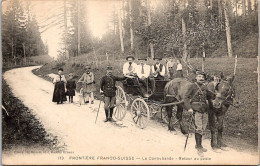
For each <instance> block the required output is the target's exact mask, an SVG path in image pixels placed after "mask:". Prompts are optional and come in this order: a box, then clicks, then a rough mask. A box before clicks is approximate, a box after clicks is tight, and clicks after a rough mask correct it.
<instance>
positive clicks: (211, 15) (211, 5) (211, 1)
mask: <svg viewBox="0 0 260 166" xmlns="http://www.w3.org/2000/svg"><path fill="white" fill-rule="evenodd" d="M210 10H211V11H210V12H211V14H210V18H211V20H213V0H210Z"/></svg>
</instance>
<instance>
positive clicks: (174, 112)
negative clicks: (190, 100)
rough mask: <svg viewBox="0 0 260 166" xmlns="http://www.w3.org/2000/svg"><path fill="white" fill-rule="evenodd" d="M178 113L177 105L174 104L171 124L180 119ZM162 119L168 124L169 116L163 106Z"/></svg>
mask: <svg viewBox="0 0 260 166" xmlns="http://www.w3.org/2000/svg"><path fill="white" fill-rule="evenodd" d="M176 113H177V106H173V108H172V118H171V121H172V123H171V124H175V123H177V121H178V120H177V118H176ZM162 120H163V121H164V122H165V123H167V124H168V123H169V117H168V115H167V112H166V108H165V107H163V108H162Z"/></svg>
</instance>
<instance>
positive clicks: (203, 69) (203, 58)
mask: <svg viewBox="0 0 260 166" xmlns="http://www.w3.org/2000/svg"><path fill="white" fill-rule="evenodd" d="M205 58H206V53H205V47H204V43H203V54H202V67H201V70H202V71H203V72H205Z"/></svg>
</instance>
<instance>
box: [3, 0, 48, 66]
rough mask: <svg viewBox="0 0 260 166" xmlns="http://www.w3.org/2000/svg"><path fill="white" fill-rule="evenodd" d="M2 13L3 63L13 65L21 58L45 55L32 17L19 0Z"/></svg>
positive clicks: (35, 22)
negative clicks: (12, 63)
mask: <svg viewBox="0 0 260 166" xmlns="http://www.w3.org/2000/svg"><path fill="white" fill-rule="evenodd" d="M8 5H9V6H8V8H7V11H6V12H5V13H2V19H3V20H2V53H3V61H4V62H7V61H8V62H10V61H11V62H14V63H15V64H16V63H17V62H19V61H21V60H22V59H23V58H26V57H31V56H37V55H41V54H46V53H47V48H46V46H45V45H44V43H43V41H42V40H41V35H40V32H39V27H38V25H37V21H36V19H35V17H34V16H31V14H30V12H29V10H25V9H24V7H23V5H22V3H21V2H20V1H19V0H13V1H11V2H9V4H8Z"/></svg>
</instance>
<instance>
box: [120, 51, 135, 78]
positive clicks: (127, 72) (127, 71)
mask: <svg viewBox="0 0 260 166" xmlns="http://www.w3.org/2000/svg"><path fill="white" fill-rule="evenodd" d="M126 60H127V62H126V63H125V64H124V65H123V74H124V76H126V77H128V76H130V77H131V76H136V66H137V64H136V63H135V62H134V60H135V58H134V57H133V56H132V55H130V56H128V57H126Z"/></svg>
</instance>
